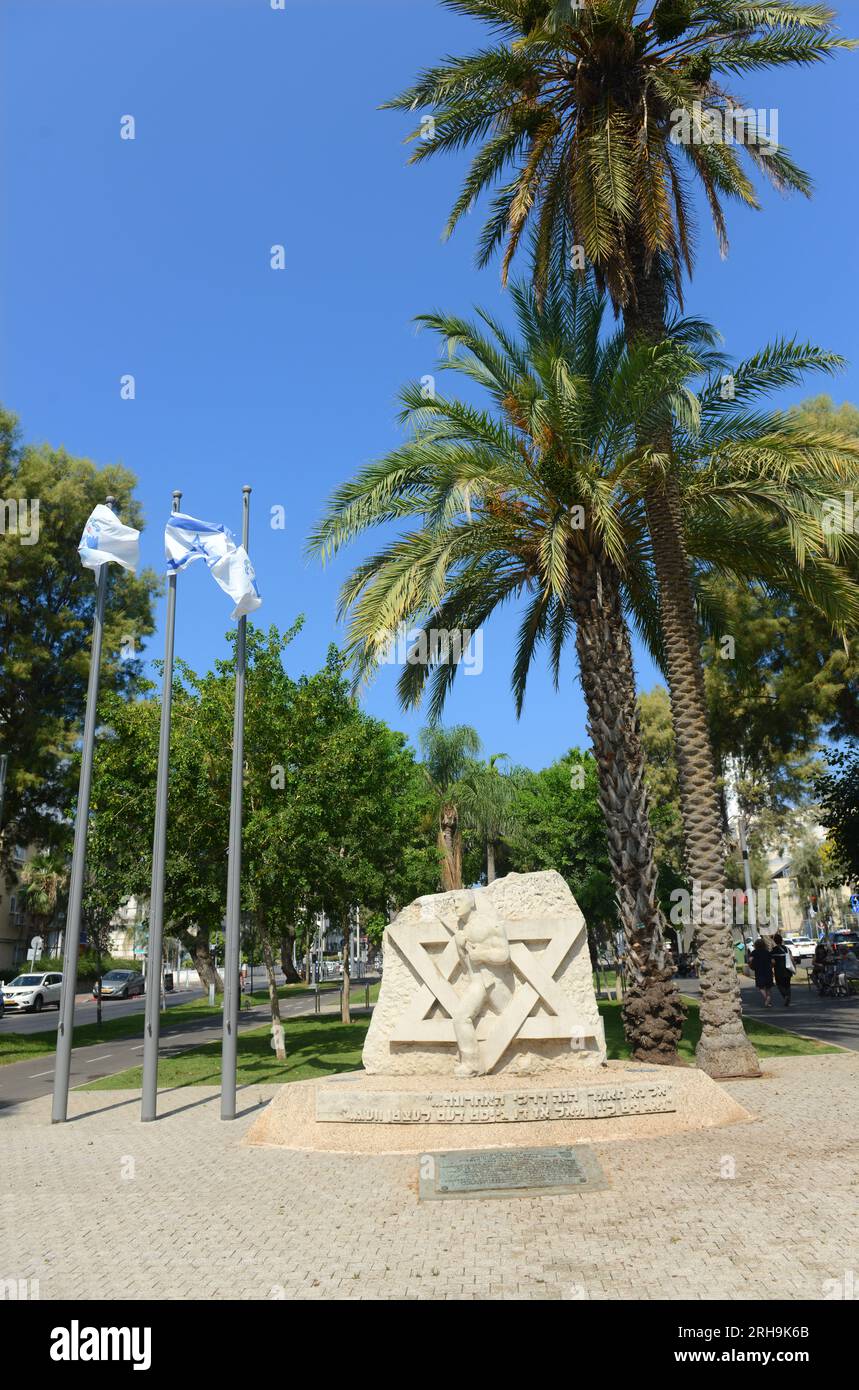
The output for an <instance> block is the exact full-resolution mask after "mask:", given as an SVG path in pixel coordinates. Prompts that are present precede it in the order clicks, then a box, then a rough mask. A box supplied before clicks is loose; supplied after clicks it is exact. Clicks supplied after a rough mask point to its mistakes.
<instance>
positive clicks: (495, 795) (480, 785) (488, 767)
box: [457, 753, 520, 883]
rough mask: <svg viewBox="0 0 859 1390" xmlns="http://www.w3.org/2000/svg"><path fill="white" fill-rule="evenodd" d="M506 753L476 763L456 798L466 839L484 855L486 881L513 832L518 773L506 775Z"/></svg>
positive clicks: (514, 771)
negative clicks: (505, 842)
mask: <svg viewBox="0 0 859 1390" xmlns="http://www.w3.org/2000/svg"><path fill="white" fill-rule="evenodd" d="M506 758H507V754H506V753H493V754H492V755H491V757H490V758H489V761H488V762H485V763H482V762H474V763H472V765H471V766H470V767H468V768H467V769H466V771H465V773H464V774H463V776H462V778H461V780H460V784H459V791H458V795H457V801H458V805H459V812H460V817H461V822H462V825H463V826H464V828H465V834H466V838H467V839H473V840H474V841H475V842H476V844H477V845H478V846H479V847H480V851H481V855H482V856H485V869H486V882H487V883H492V882H493V880H494V879H495V874H496V857H497V855H498V852H499V850H500V849H501V847H502V845H503V843H504V841H505V840H507V839H508V838H509V836H510V833H511V831H512V829H513V817H514V814H515V804H516V789H517V785H518V779H519V775H520V774H519V772H518V770H517V769H515V768H514V769H511V770H510V771H508V772H503V771H502V770H501V768H500V767H499V766H498V764H499V762H502V761H504V760H505V759H506Z"/></svg>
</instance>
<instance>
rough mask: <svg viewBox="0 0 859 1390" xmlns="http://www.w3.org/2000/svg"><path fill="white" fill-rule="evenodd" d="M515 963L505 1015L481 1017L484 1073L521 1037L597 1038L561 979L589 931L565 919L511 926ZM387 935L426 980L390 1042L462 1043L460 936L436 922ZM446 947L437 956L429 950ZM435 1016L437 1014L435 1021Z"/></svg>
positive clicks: (575, 1041)
mask: <svg viewBox="0 0 859 1390" xmlns="http://www.w3.org/2000/svg"><path fill="white" fill-rule="evenodd" d="M505 929H506V935H507V940H508V942H509V943H510V961H511V964H512V966H513V968H514V972H515V975H516V987H515V990H514V992H513V995H512V997H511V998H510V1000H509V1001H508V1003H507V1004H506V1005H505V1007H504V1008H503V1009H501V1010H500V1012H498V1013H493V1012H490V1011H485V1012H484V1013H483V1014H482V1016H481V1017H480V1018H479V1019H478V1021H477V1024H476V1028H477V1037H478V1042H479V1048H480V1060H481V1073H482V1074H483V1075H486V1074H487V1073H488V1072H490V1071H491V1070H492V1068H493V1067H494V1066H495V1065H496V1064H497V1063H498V1062H499V1061H500V1059H501V1058H502V1057H503V1055H504V1053H505V1052H506V1051H507V1049H508V1048H509V1047H510V1045H511V1044H512V1043H513V1042H514V1041H515V1040H517V1039H519V1038H522V1039H527V1040H528V1041H535V1040H540V1041H548V1040H552V1041H557V1040H560V1041H563V1042H569V1044H570V1045H571V1046H573V1047H574V1046H577V1045H578V1046H584V1043H585V1040H586V1039H587V1038H588V1037H591V1036H592V1033H591V1032H590V1031H588V1030H587V1029H585V1028H582V1026H581V1024H579V1023H577V1022H576V1020H575V1019H574V1016H573V1015H574V1008H573V1004H572V1002H571V1000H570V999H569V998H568V997H567V995H566V994H565V993H564V992H563V990H562V989H561V987H560V986H559V984H558V982H557V980H556V978H555V976H556V975H557V973H558V971H559V970H560V968H561V965H562V964H563V962H564V960H565V959H566V957H567V955H568V954H569V952H570V950H571V949H572V947H573V946H574V945H575V943H576V941H577V939H578V937H579V936H580V935H581V933H582V932H583V931H584V930H585V924H584V922H583V921H580V922H578V923H576V922H575V921H571V920H564V919H559V918H546V919H544V920H542V921H541V920H527V919H520V920H518V921H508V922H505ZM387 930H388V937H389V939H390V941H391V942H392V943H393V945H394V946H396V948H397V950H398V951H399V952H400V953H401V954H402V955H403V956H404V957H405V959H406V960H407V961H408V962H409V964H410V965H411V966H412V968H413V970H415V971H416V973H417V974H418V975H419V976H420V979H421V981H422V983H421V985H420V987H419V988H418V989H417V990H416V992H415V995H414V998H413V999H412V1000H411V1003H410V1004H409V1007H408V1009H407V1010H406V1011H405V1012H404V1013H403V1014H402V1016H401V1018H400V1021H399V1023H398V1024H397V1026H396V1027H395V1029H394V1031H393V1032H392V1033H391V1035H390V1038H389V1041H390V1042H391V1043H454V1044H455V1043H456V1037H455V1034H454V1029H453V1019H452V1015H453V1013H454V1011H455V1010H456V1007H457V1004H458V1001H459V995H458V993H457V991H456V989H455V988H454V977H456V976H458V975H459V974H460V973H461V970H462V967H461V964H460V960H459V953H458V952H457V949H456V945H455V943H454V940H453V937H452V935H451V933H450V932H449V931H447V930H446V928H445V927H444V925H443V924H442V923H441V922H440V921H438V920H437V919H434V920H430V921H426V922H419V923H417V924H415V923H409V924H401V923H397V922H393V923H392V924H391V925H390V926H389V927H388V929H387ZM439 946H440V947H442V950H441V951H440V952H438V951H437V950H434V951H433V954H430V949H428V948H431V949H432V948H437V947H439ZM431 1015H432V1017H431Z"/></svg>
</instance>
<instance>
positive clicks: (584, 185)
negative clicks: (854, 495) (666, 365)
mask: <svg viewBox="0 0 859 1390" xmlns="http://www.w3.org/2000/svg"><path fill="white" fill-rule="evenodd" d="M442 3H443V4H445V5H447V6H448V7H449V8H451V9H454V10H457V11H462V12H464V13H466V14H469V15H472V16H474V17H475V18H477V19H479V20H482V21H484V22H485V23H486V24H487V25H489V26H490V27H491V29H492V31H493V41H492V43H491V45H490V46H488V47H484V48H483V49H481V50H480V51H479V52H477V53H475V54H473V55H470V56H467V57H464V58H459V57H457V58H450V59H448V60H447V61H446V62H445V63H443V64H441V65H439V66H437V67H434V68H431V69H429V70H428V71H426V72H424V73H423V74H422V75H421V76H420V77H419V79H418V81H417V83H416V84H415V85H414V86H413V87H411V88H410V89H408V90H407V91H406V92H404V93H402V95H401V96H399V97H397V98H396V99H395V100H394V101H392V102H390V103H389V105H390V106H391V107H393V108H396V109H401V110H417V109H421V108H423V109H425V110H429V111H431V112H432V121H433V126H431V127H427V125H426V124H425V123H424V122H422V123H421V126H420V127H419V129H418V130H416V131H415V132H414V133H413V136H412V138H413V139H416V138H417V137H418V136H419V135H420V136H422V137H424V138H423V139H422V140H421V143H420V144H419V145H418V146H417V147H416V150H415V153H414V154H413V156H412V159H413V161H420V160H423V159H425V158H428V157H430V156H431V155H434V154H436V153H437V152H439V151H443V150H459V149H461V148H463V147H466V146H469V145H479V146H480V148H479V149H478V152H477V154H476V157H475V159H474V161H473V163H472V165H471V167H470V169H469V171H468V173H467V175H466V178H465V181H464V184H463V187H462V191H461V193H460V195H459V197H458V198H457V200H456V202H455V204H454V207H453V210H452V213H451V216H450V219H449V221H448V228H447V230H448V233H449V232H451V231H452V230H453V228H454V227H455V226H456V224H457V222H458V221H459V220H460V219H461V217H462V216H464V215H465V214H466V213H467V212H468V211H470V210H471V208H472V206H473V204H474V202H475V200H476V199H477V198H478V197H479V196H480V194H481V193H483V192H485V191H486V190H488V189H489V188H490V187H491V186H492V185H493V184H494V183H495V181H496V180H497V179H499V178H503V177H505V175H506V174H507V173H510V174H512V177H511V178H510V179H509V181H507V182H505V183H503V185H502V187H501V189H500V191H499V192H498V194H497V196H496V197H495V199H494V202H493V205H492V209H491V213H490V217H489V220H488V222H487V224H486V226H485V228H484V232H483V236H482V239H481V243H480V259H481V261H482V262H488V260H489V259H491V257H492V256H493V255H494V254H495V252H496V251H497V250H498V249H499V248H500V247H501V245H502V244H505V243H506V249H505V253H504V259H503V267H502V275H504V276H506V273H507V269H508V266H509V264H510V261H511V259H512V257H513V255H514V253H515V251H516V249H517V247H518V245H519V243H520V241H521V238H522V235H523V233H524V231H525V228H526V227H527V226H528V225H529V224H530V225H531V226H532V227H533V229H534V235H533V275H534V281H535V285H536V287H537V290H538V293H540V294H542V293H545V291H546V289H547V287H548V285H549V283H550V281H551V280H552V279H554V280H556V281H557V280H558V279H560V278H563V277H564V276H566V275H567V274H568V273H569V270H570V267H571V266H572V267H573V268H574V269H579V270H584V267H585V264H589V265H590V266H592V267H593V268H594V270H595V272H596V274H597V276H598V278H599V281H600V283H602V284H604V285H606V286H607V287H608V290H609V293H610V295H611V298H612V301H613V303H614V305H615V308H616V310H617V311H618V312H620V313H622V314H623V319H624V326H625V330H626V334H627V338H628V341H629V342H630V344H632V343H639V344H642V345H646V346H650V347H652V348H656V347H657V345H658V344H660V343H661V342H663V341H664V339H665V337H666V333H667V330H668V314H669V305H670V301H671V298H672V296H673V297H674V298H676V299H677V300H678V301H682V280H683V272H684V269H685V270H686V271H688V272H691V269H692V244H693V237H694V217H693V210H692V206H691V201H690V188H689V183H688V182H687V179H686V175H691V179H692V181H694V182H695V183H697V184H698V185H699V186H700V187H701V189H702V191H703V193H704V195H705V197H706V200H707V202H708V204H709V207H710V210H711V213H712V216H713V221H714V224H715V228H716V232H717V235H718V238H719V242H720V245H721V248H722V250H723V251H725V250H726V249H727V233H726V221H725V213H724V207H723V203H724V201H725V200H726V199H728V198H732V199H735V200H738V201H740V202H742V203H745V204H746V205H747V206H750V207H755V208H756V207H757V206H758V202H757V198H756V194H755V189H754V184H753V183H752V181H751V179H750V178H749V176H748V174H747V173H746V172H745V169H744V168H743V164H742V156H743V154H745V156H746V157H747V158H748V160H749V161H750V162H751V163H752V164H753V165H754V166H755V167H756V168H757V169H758V170H759V171H760V172H762V173H763V174H764V175H765V176H766V177H767V178H768V179H769V180H770V182H771V183H772V184H773V185H774V186H775V187H776V188H779V189H782V190H790V189H797V190H799V191H801V192H803V193H806V194H807V193H809V192H810V180H809V178H808V176H807V175H806V174H805V173H804V172H803V171H802V170H801V169H799V168H798V167H797V166H796V165H795V164H794V163H793V161H792V160H791V159H790V158H789V156H788V155H787V153H786V152H785V150H784V149H782V148H781V147H780V146H779V145H778V143H777V142H776V141H774V140H773V139H771V134H770V132H767V131H761V130H759V129H758V128H757V126H756V122H755V118H754V116H753V115H752V113H751V111H749V110H747V109H746V108H745V106H744V103H743V102H740V101H738V100H737V99H736V98H735V97H733V96H732V95H731V94H730V93H729V92H727V91H726V90H725V88H724V86H723V85H722V84H723V79H724V76H725V75H727V76H734V75H736V74H738V73H743V72H756V71H759V70H765V69H767V68H778V67H784V66H791V65H794V64H798V65H808V64H811V63H815V62H819V61H822V60H823V59H825V58H827V57H828V56H829V55H830V54H831V53H832V52H833V51H834V50H836V49H838V48H841V47H852V46H853V44H852V41H849V40H845V39H842V38H840V37H838V36H837V34H836V33H835V31H834V27H833V19H834V16H833V14H832V12H831V11H830V10H828V9H827V8H826V7H825V6H820V5H802V4H794V3H778V0H772V2H771V3H767V4H753V5H750V4H748V3H747V2H746V0H694V2H693V0H656V3H655V4H653V5H652V6H651V5H646V6H642V5H641V4H640V2H639V0H588V3H587V4H585V5H570V4H568V3H566V0H563V3H562V0H442ZM728 123H729V124H728ZM704 131H706V132H708V133H707V135H706V138H702V134H703V132H704ZM713 132H715V136H713ZM579 257H581V259H579ZM641 441H642V443H644V444H646V445H647V446H648V448H649V450H650V452H651V455H652V458H653V462H654V463H655V464H656V467H655V468H654V469H653V470H652V472H651V475H650V480H649V485H648V487H647V489H646V492H645V496H644V506H645V513H646V517H647V525H648V529H649V533H650V541H651V546H652V556H653V564H654V569H655V573H656V579H657V584H658V589H659V604H660V613H661V620H662V641H663V647H664V655H665V670H666V675H667V679H668V686H669V690H670V692H671V699H672V704H673V708H674V725H675V736H676V740H677V755H678V767H679V772H680V791H681V800H682V806H683V817H684V824H685V846H686V859H687V870H688V872H689V874H690V877H691V878H692V879H694V880H697V881H698V882H699V883H700V884H702V886H703V887H704V888H705V889H712V890H715V891H716V892H718V893H721V890H722V888H723V885H724V853H723V844H722V824H721V815H720V807H719V801H718V796H717V791H716V785H717V783H716V767H715V761H714V756H713V750H712V746H711V743H710V737H709V729H708V722H707V710H706V701H705V693H704V680H703V671H702V667H701V659H700V653H699V646H698V640H699V639H698V624H697V614H696V606H695V588H694V580H693V574H692V568H691V564H690V558H689V550H690V539H689V536H688V532H687V530H686V527H685V525H684V523H685V520H686V518H685V517H684V511H683V498H682V490H681V486H680V483H679V480H678V478H677V476H676V472H675V471H674V470H673V469H672V468H670V467H666V466H665V464H666V461H670V459H671V456H672V430H671V421H670V416H669V412H668V408H667V404H666V406H665V408H664V409H663V410H662V412H661V413H660V412H659V411H656V412H654V414H653V415H652V417H651V419H650V420H649V421H648V422H647V424H646V426H645V427H644V429H643V431H642V434H641ZM699 931H700V936H701V941H702V945H703V946H704V947H705V948H706V949H705V958H706V969H705V973H704V975H703V977H702V1006H701V1016H702V1021H703V1024H704V1027H703V1031H702V1038H701V1043H700V1044H699V1048H698V1059H699V1062H700V1064H701V1065H702V1066H705V1067H706V1068H707V1069H708V1070H710V1071H711V1072H712V1073H713V1074H717V1073H720V1074H725V1075H731V1074H736V1073H737V1072H742V1071H752V1069H754V1068H756V1066H757V1063H756V1061H755V1059H754V1056H753V1052H752V1049H751V1047H750V1046H749V1045H748V1043H747V1042H746V1040H745V1037H744V1034H743V1032H742V1028H741V1023H740V1015H739V1007H738V1000H737V998H736V997H735V996H736V990H735V989H733V988H732V989H728V988H726V986H727V983H728V980H729V975H728V970H729V966H730V968H731V969H732V964H730V952H729V946H730V943H729V941H728V940H727V933H725V932H724V931H723V930H722V929H721V928H718V929H712V930H711V929H710V928H709V927H706V926H705V925H704V924H703V923H701V924H699ZM723 1003H724V1004H725V1005H726V1007H723Z"/></svg>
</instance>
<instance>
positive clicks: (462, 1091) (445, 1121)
mask: <svg viewBox="0 0 859 1390" xmlns="http://www.w3.org/2000/svg"><path fill="white" fill-rule="evenodd" d="M753 1118H754V1117H753V1116H752V1115H750V1114H749V1112H748V1111H747V1110H745V1109H744V1108H743V1106H741V1105H738V1104H737V1102H736V1101H735V1100H733V1098H732V1097H731V1096H730V1095H729V1094H728V1093H727V1091H725V1090H723V1089H722V1088H721V1086H719V1085H718V1084H717V1083H716V1082H715V1081H713V1080H712V1079H711V1078H710V1077H709V1076H707V1075H706V1073H704V1072H702V1071H699V1070H697V1069H695V1068H692V1067H688V1068H676V1067H671V1068H667V1067H657V1066H651V1065H647V1064H645V1063H641V1062H609V1063H607V1065H605V1066H603V1067H598V1068H593V1069H588V1073H587V1075H585V1076H582V1077H581V1079H579V1078H575V1079H572V1080H571V1078H570V1074H569V1072H568V1071H558V1072H548V1071H547V1072H543V1073H541V1075H540V1076H539V1078H534V1077H521V1076H520V1077H516V1076H509V1075H507V1074H504V1073H501V1074H499V1075H493V1076H480V1077H474V1078H470V1079H469V1080H468V1081H455V1080H452V1079H451V1077H450V1076H449V1075H444V1076H437V1077H432V1076H416V1077H408V1076H396V1077H392V1076H375V1075H368V1073H367V1072H363V1071H358V1072H344V1073H341V1074H339V1075H336V1076H331V1077H327V1078H326V1079H325V1080H324V1081H297V1082H293V1083H292V1084H290V1085H287V1086H284V1087H283V1088H282V1089H281V1091H280V1094H279V1095H278V1096H276V1097H275V1099H274V1100H273V1101H272V1102H271V1104H270V1105H268V1106H267V1108H266V1109H265V1110H264V1111H263V1112H262V1114H261V1115H260V1116H259V1117H258V1119H256V1120H255V1121H254V1123H253V1125H252V1126H251V1128H250V1129H249V1131H248V1133H247V1135H246V1136H245V1139H244V1141H243V1142H244V1143H246V1144H252V1145H257V1144H259V1145H269V1146H273V1147H276V1148H285V1149H302V1150H308V1151H310V1152H313V1153H355V1154H376V1153H378V1154H394V1153H400V1154H421V1153H426V1152H428V1151H432V1150H434V1149H444V1150H450V1149H480V1148H496V1149H497V1148H522V1147H533V1146H535V1145H544V1146H546V1145H547V1146H553V1145H567V1144H577V1143H596V1142H599V1141H601V1140H614V1139H627V1140H632V1139H652V1138H658V1137H659V1136H661V1135H666V1134H677V1133H681V1132H683V1131H687V1130H696V1129H709V1128H711V1127H712V1126H716V1125H728V1124H737V1123H742V1122H743V1121H749V1120H752V1119H753Z"/></svg>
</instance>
